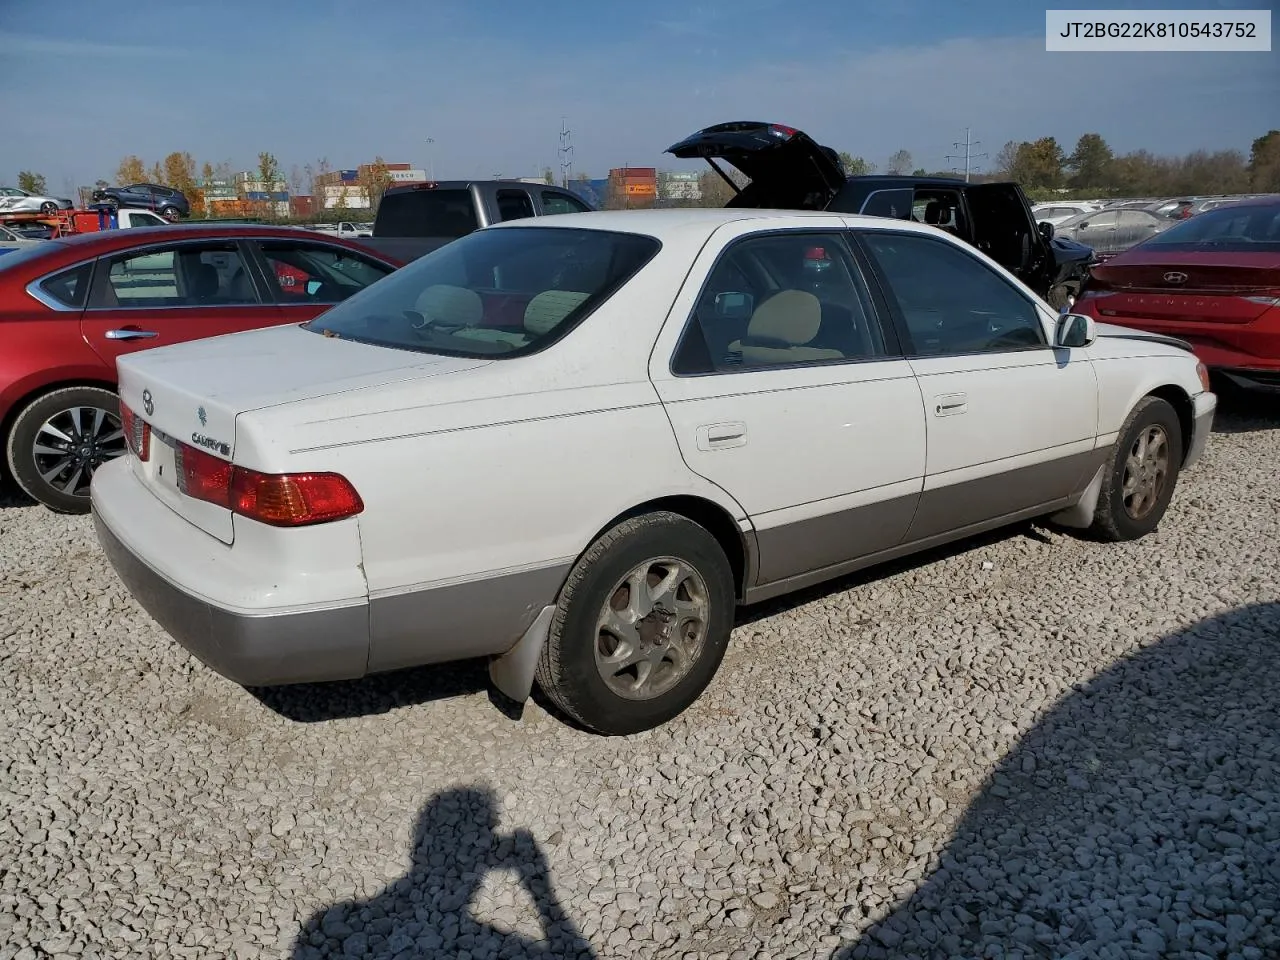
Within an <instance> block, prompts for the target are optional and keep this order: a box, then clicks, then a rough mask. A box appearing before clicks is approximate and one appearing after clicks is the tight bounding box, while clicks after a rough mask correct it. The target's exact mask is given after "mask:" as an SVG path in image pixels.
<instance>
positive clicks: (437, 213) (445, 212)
mask: <svg viewBox="0 0 1280 960" xmlns="http://www.w3.org/2000/svg"><path fill="white" fill-rule="evenodd" d="M591 209H593V208H592V206H591V205H590V204H589V203H587V202H586V201H585V200H583V199H582V198H581V197H579V196H578V195H577V194H575V193H573V192H572V191H571V190H566V189H564V188H563V187H557V186H555V185H554V184H550V183H529V182H527V181H524V180H441V181H438V182H433V183H411V184H403V185H399V186H394V187H390V188H389V189H388V190H387V192H386V193H385V194H383V196H382V202H381V203H380V204H379V205H378V215H377V218H376V219H375V220H374V222H373V236H372V237H361V238H360V241H359V242H360V244H361V245H362V246H366V247H369V248H370V249H373V250H377V251H379V252H380V253H384V254H386V255H387V256H390V257H393V258H394V259H396V260H398V261H400V262H401V263H407V262H408V261H410V260H415V259H417V258H418V257H420V256H422V255H423V254H426V253H430V252H431V251H432V250H435V249H438V248H439V247H443V246H444V245H445V244H447V243H450V242H452V241H454V240H456V239H458V237H463V236H466V235H467V234H468V233H471V232H472V231H473V230H479V229H480V228H481V227H487V226H489V225H490V224H493V223H500V222H502V221H504V220H523V219H525V218H526V217H546V216H551V215H554V214H557V213H583V212H586V211H589V210H591Z"/></svg>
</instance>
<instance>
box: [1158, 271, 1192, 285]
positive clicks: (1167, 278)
mask: <svg viewBox="0 0 1280 960" xmlns="http://www.w3.org/2000/svg"><path fill="white" fill-rule="evenodd" d="M1164 282H1165V283H1186V282H1187V275H1186V274H1185V273H1181V272H1179V271H1177V270H1170V271H1169V272H1168V273H1166V274H1165V275H1164Z"/></svg>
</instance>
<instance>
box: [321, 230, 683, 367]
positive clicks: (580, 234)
mask: <svg viewBox="0 0 1280 960" xmlns="http://www.w3.org/2000/svg"><path fill="white" fill-rule="evenodd" d="M658 248H659V243H658V241H657V240H655V239H654V238H652V237H647V236H642V235H640V234H635V233H613V232H610V231H605V230H582V229H565V228H559V229H558V228H555V227H500V228H495V229H489V230H480V231H477V232H476V233H473V234H470V235H469V236H466V237H463V238H461V239H460V240H455V241H454V242H453V243H450V244H447V245H446V246H443V247H441V248H440V249H438V250H435V251H433V252H432V253H429V254H427V255H426V256H424V257H421V258H420V259H418V260H415V261H413V262H412V263H410V264H409V265H408V266H406V267H403V268H401V269H400V270H398V271H396V272H395V273H393V274H391V275H390V276H388V277H386V278H385V279H383V280H379V281H378V282H377V283H375V284H372V285H371V286H369V287H367V288H365V289H364V290H362V291H361V292H360V293H357V294H356V295H355V296H353V297H351V298H350V299H349V300H346V301H344V302H342V303H340V304H338V305H337V306H335V307H333V308H332V309H331V310H328V311H327V312H325V313H323V314H321V315H320V316H318V317H316V318H315V319H314V320H312V321H310V322H309V323H307V324H304V327H305V329H308V330H313V331H315V332H316V333H321V334H324V335H325V336H337V337H342V338H344V339H348V340H358V341H360V342H362V343H371V344H376V345H379V346H384V347H395V348H398V349H401V350H418V351H422V352H424V353H443V354H448V355H452V356H464V357H501V356H512V355H521V354H527V353H532V352H534V351H536V350H539V349H541V348H542V347H544V346H547V345H548V344H550V343H552V342H554V341H555V340H558V339H559V338H560V337H562V336H564V335H565V334H566V333H568V331H569V330H571V329H572V328H573V327H574V326H576V325H577V324H578V323H579V322H581V321H582V319H583V318H585V317H586V316H587V315H588V314H590V313H591V312H592V311H593V310H595V309H596V307H598V306H599V305H600V304H601V303H603V302H604V301H605V300H607V299H608V298H609V297H610V296H611V295H612V294H613V293H614V291H616V290H617V289H618V288H619V287H621V286H622V285H623V284H624V283H626V282H627V281H628V280H629V279H631V277H632V276H634V275H635V274H636V272H637V271H639V270H640V268H641V267H643V266H644V265H645V264H646V263H648V261H649V260H650V259H651V258H652V257H653V255H654V254H655V253H657V251H658Z"/></svg>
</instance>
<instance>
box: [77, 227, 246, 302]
mask: <svg viewBox="0 0 1280 960" xmlns="http://www.w3.org/2000/svg"><path fill="white" fill-rule="evenodd" d="M100 264H101V269H99V271H98V278H99V279H98V281H97V282H96V283H95V288H96V289H95V290H94V294H93V298H92V303H91V306H93V307H95V308H99V309H112V308H117V307H199V306H209V307H213V306H231V305H235V304H240V305H244V304H251V303H257V302H258V296H257V293H256V292H255V291H254V288H253V284H252V282H251V281H250V279H249V276H248V273H247V271H246V269H245V263H244V259H243V257H241V255H240V250H239V248H238V247H237V245H236V244H235V243H234V242H227V241H217V242H214V241H211V242H209V243H189V244H179V245H175V246H168V247H152V248H150V249H148V250H145V251H131V252H129V253H125V254H119V255H117V256H114V257H104V258H102V260H101V261H100Z"/></svg>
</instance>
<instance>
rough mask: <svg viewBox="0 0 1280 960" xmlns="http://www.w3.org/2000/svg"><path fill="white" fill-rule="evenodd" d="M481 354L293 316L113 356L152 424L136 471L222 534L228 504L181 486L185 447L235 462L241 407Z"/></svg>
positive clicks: (456, 365) (457, 367)
mask: <svg viewBox="0 0 1280 960" xmlns="http://www.w3.org/2000/svg"><path fill="white" fill-rule="evenodd" d="M489 362H491V361H488V360H475V359H469V358H461V357H445V356H434V355H431V354H423V353H413V352H409V351H405V350H394V349H391V348H389V347H378V346H372V345H369V344H363V343H356V342H354V341H351V340H342V339H339V338H337V337H326V336H323V335H321V334H318V333H313V332H311V331H309V330H304V329H302V328H301V327H299V326H292V325H291V326H285V327H270V328H267V329H263V330H252V331H248V332H246V333H237V334H231V335H229V336H224V337H214V338H211V339H207V340H197V341H191V342H189V343H184V344H175V345H173V346H168V347H161V348H159V349H154V350H142V351H138V352H137V353H132V354H128V355H126V356H123V357H121V358H120V359H119V361H118V363H117V367H118V370H119V379H120V399H121V402H122V403H124V405H125V406H127V407H128V408H129V410H130V411H132V413H133V415H134V416H135V417H137V418H138V419H139V420H141V421H143V422H144V423H146V424H147V426H148V427H149V428H150V441H149V451H148V452H149V456H148V459H147V460H146V461H143V460H141V459H139V458H138V457H136V456H135V457H133V458H132V460H133V470H134V473H135V474H136V475H137V476H138V478H139V479H140V480H142V482H143V483H144V484H145V485H146V486H147V487H148V488H149V489H150V490H151V491H152V492H153V493H154V494H155V495H156V497H158V498H159V499H160V500H162V501H163V502H164V503H166V504H167V505H168V506H169V507H170V508H171V509H173V510H174V512H176V513H177V514H179V515H180V516H182V517H183V518H185V519H186V520H188V521H189V522H191V523H192V524H194V525H195V526H197V527H199V528H200V529H201V530H203V531H204V532H205V533H208V534H209V535H211V536H213V537H216V538H217V539H219V540H221V541H222V542H224V543H228V544H229V543H231V542H233V539H234V533H233V527H232V511H231V510H229V509H227V508H225V507H223V506H220V505H216V504H212V503H208V502H206V501H203V500H198V499H195V498H193V497H189V496H187V495H185V494H184V493H183V492H182V490H181V489H180V487H179V483H178V473H179V471H180V468H181V457H182V452H181V451H182V450H183V448H184V447H185V448H195V449H196V450H198V451H199V452H200V453H203V454H207V455H209V456H212V457H216V458H218V459H220V460H224V461H227V462H229V463H234V462H235V446H236V417H237V416H238V415H239V414H241V413H245V412H248V411H250V410H260V409H262V408H264V407H271V406H278V405H280V404H285V403H293V402H297V401H302V400H308V399H314V398H316V397H323V396H331V395H333V394H337V393H346V392H349V391H352V390H359V389H363V388H367V387H375V386H379V385H381V384H387V383H392V382H395V381H399V380H405V379H411V378H425V377H432V376H438V375H442V374H447V373H455V372H458V371H461V370H467V369H473V368H475V367H480V366H484V365H485V364H487V363H489Z"/></svg>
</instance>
